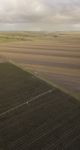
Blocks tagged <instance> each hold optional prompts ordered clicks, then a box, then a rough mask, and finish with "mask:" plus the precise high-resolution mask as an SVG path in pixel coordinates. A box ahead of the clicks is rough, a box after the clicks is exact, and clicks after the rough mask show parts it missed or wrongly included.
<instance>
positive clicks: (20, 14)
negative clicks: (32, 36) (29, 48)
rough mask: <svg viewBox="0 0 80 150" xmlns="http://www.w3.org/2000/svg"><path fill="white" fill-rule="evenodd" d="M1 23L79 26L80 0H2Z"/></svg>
mask: <svg viewBox="0 0 80 150" xmlns="http://www.w3.org/2000/svg"><path fill="white" fill-rule="evenodd" d="M0 23H1V24H6V23H7V24H29V25H30V24H32V25H34V26H36V27H41V28H44V26H46V24H47V26H48V28H49V27H52V26H55V25H57V26H58V25H62V26H63V25H66V26H67V25H68V26H70V25H71V26H72V25H75V26H76V27H77V26H78V24H80V0H0ZM76 24H77V25H76ZM20 26H21V25H20Z"/></svg>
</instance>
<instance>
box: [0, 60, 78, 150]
mask: <svg viewBox="0 0 80 150" xmlns="http://www.w3.org/2000/svg"><path fill="white" fill-rule="evenodd" d="M79 149H80V102H79V101H77V100H76V99H75V98H73V97H71V96H69V95H67V94H65V93H64V92H62V91H61V90H59V89H57V88H55V87H54V86H52V85H50V84H47V83H46V82H44V81H43V80H40V79H39V78H37V77H36V76H34V75H33V74H31V73H29V72H25V71H24V70H22V69H20V68H19V67H17V66H15V65H13V64H11V63H8V62H7V63H6V62H4V63H0V150H79Z"/></svg>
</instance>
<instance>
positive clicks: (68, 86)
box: [0, 32, 80, 99]
mask: <svg viewBox="0 0 80 150" xmlns="http://www.w3.org/2000/svg"><path fill="white" fill-rule="evenodd" d="M0 41H1V42H0V60H4V61H13V62H14V63H17V65H19V66H21V67H22V68H24V69H29V70H30V71H32V72H34V73H35V74H36V75H37V76H39V77H41V78H44V79H46V80H47V81H48V82H50V83H52V84H53V85H55V86H57V87H59V88H61V89H62V90H64V91H67V92H68V93H69V94H71V95H73V96H75V97H76V98H77V99H80V33H78V32H66V33H60V32H56V33H41V32H1V33H0Z"/></svg>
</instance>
